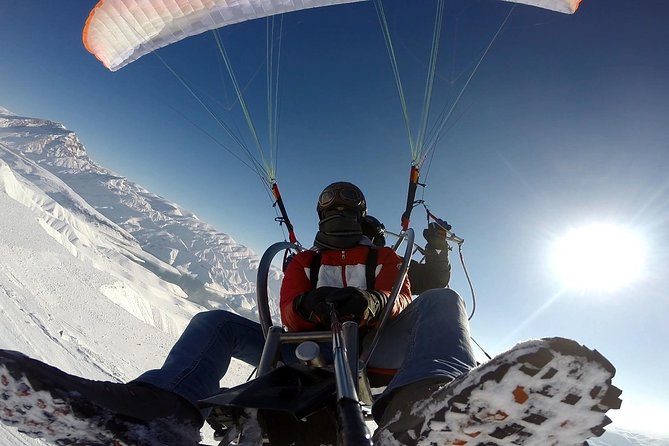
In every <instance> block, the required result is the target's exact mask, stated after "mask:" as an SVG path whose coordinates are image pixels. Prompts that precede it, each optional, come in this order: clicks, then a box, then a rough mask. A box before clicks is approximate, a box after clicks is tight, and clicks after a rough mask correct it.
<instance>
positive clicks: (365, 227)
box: [360, 215, 386, 246]
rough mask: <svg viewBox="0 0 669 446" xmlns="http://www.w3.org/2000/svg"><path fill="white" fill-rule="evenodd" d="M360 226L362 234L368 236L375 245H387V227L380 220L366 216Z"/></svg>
mask: <svg viewBox="0 0 669 446" xmlns="http://www.w3.org/2000/svg"><path fill="white" fill-rule="evenodd" d="M360 226H361V227H362V234H363V235H366V236H367V237H368V238H369V239H370V240H371V241H372V243H373V244H374V245H376V246H385V245H386V227H385V226H384V225H383V223H381V222H380V221H379V219H378V218H376V217H372V216H371V215H366V216H364V217H363V219H362V221H361V222H360Z"/></svg>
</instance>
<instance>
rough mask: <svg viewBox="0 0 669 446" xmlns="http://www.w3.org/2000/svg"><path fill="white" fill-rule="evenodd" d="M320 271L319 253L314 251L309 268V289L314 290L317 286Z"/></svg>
mask: <svg viewBox="0 0 669 446" xmlns="http://www.w3.org/2000/svg"><path fill="white" fill-rule="evenodd" d="M320 269H321V252H320V251H316V252H315V253H314V257H313V258H312V259H311V267H310V268H309V280H311V288H313V289H316V287H317V285H318V271H319V270H320Z"/></svg>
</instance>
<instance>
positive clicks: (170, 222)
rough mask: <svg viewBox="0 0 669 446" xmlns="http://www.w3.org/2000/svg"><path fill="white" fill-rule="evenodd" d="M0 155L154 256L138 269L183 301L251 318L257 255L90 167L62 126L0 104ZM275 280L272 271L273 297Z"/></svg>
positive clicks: (121, 180)
mask: <svg viewBox="0 0 669 446" xmlns="http://www.w3.org/2000/svg"><path fill="white" fill-rule="evenodd" d="M0 158H2V159H3V160H5V162H6V163H7V164H8V165H9V166H10V168H11V169H12V170H13V171H15V172H17V173H20V174H21V175H22V176H23V177H24V178H26V179H27V180H28V181H30V182H31V183H33V184H34V185H36V186H37V187H38V188H40V189H41V190H43V191H45V192H46V193H47V195H48V196H49V197H50V198H52V199H53V200H54V201H55V202H57V203H58V204H60V205H61V206H63V207H64V208H68V209H71V210H72V211H74V212H76V213H78V214H81V215H85V216H87V217H88V218H89V219H91V220H93V221H97V222H98V223H99V224H100V225H103V226H108V227H109V228H110V230H111V231H118V232H119V237H120V238H128V240H132V241H135V242H136V243H137V244H138V245H139V246H140V247H141V249H142V251H143V252H144V255H145V254H146V253H148V254H150V255H152V256H154V257H155V258H156V259H158V260H160V262H158V263H156V262H153V261H149V262H146V263H144V267H146V268H149V269H155V271H154V272H156V274H158V275H159V276H160V277H162V278H163V279H165V280H167V281H170V282H172V283H174V284H175V285H177V286H179V287H180V288H181V289H182V290H183V291H184V292H185V293H186V294H187V295H188V299H189V300H191V301H193V302H196V303H198V304H200V305H203V306H204V307H206V308H226V309H230V310H233V311H235V312H237V313H239V314H242V315H244V316H247V317H251V318H253V317H255V314H256V310H255V276H256V270H257V266H258V258H257V256H255V255H254V253H253V252H251V251H250V250H249V249H248V248H246V247H244V246H242V245H239V244H237V243H236V242H235V241H234V240H233V239H232V238H231V237H230V236H228V235H226V234H223V233H221V232H218V231H216V230H215V229H214V228H213V227H212V226H210V225H208V224H206V223H204V222H202V221H200V220H199V219H198V218H197V217H196V216H195V215H193V214H192V213H190V212H188V211H186V210H184V209H183V208H181V207H180V206H178V205H176V204H174V203H170V202H168V201H166V200H164V199H163V198H161V197H159V196H157V195H155V194H152V193H150V192H149V191H147V190H146V189H144V188H142V187H141V186H139V185H137V184H135V183H132V182H130V181H128V180H127V179H125V178H123V177H121V176H119V175H116V174H114V173H113V172H111V171H109V170H107V169H105V168H103V167H101V166H99V165H97V164H96V163H95V162H93V161H92V160H91V159H90V158H89V157H88V155H87V153H86V150H85V148H84V147H83V145H82V144H81V143H80V142H79V141H78V139H77V137H76V135H75V134H74V133H73V132H71V131H69V130H67V129H65V127H64V126H62V125H61V124H58V123H55V122H52V121H48V120H43V119H33V118H26V117H20V116H16V115H13V114H11V113H9V112H7V110H4V111H2V110H0ZM142 260H143V259H142ZM142 260H139V259H138V261H142ZM278 279H279V273H278V272H277V271H274V272H273V277H272V280H271V285H270V289H271V290H272V293H273V294H274V295H276V292H277V291H278V284H279V282H278Z"/></svg>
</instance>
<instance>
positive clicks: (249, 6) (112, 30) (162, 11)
mask: <svg viewBox="0 0 669 446" xmlns="http://www.w3.org/2000/svg"><path fill="white" fill-rule="evenodd" d="M359 1H363V0H238V1H231V0H199V1H175V0H100V1H99V3H98V4H97V5H96V6H95V8H93V10H92V11H91V13H90V15H89V17H88V20H87V21H86V26H85V27H84V33H83V41H84V46H85V47H86V49H87V50H88V51H89V52H91V53H92V54H93V55H94V56H95V57H97V58H98V59H99V60H100V61H101V62H102V63H103V64H104V66H105V67H107V68H108V69H110V70H111V71H116V70H118V69H119V68H121V67H124V66H125V65H127V64H129V63H131V62H133V61H135V60H137V59H139V58H140V57H142V56H144V55H145V54H148V53H150V52H152V51H154V50H156V49H158V48H162V47H164V46H167V45H169V44H171V43H174V42H178V41H179V40H182V39H184V38H186V37H189V36H194V35H196V34H200V33H203V32H205V31H209V30H212V29H216V28H221V27H223V26H227V25H231V24H233V23H239V22H243V21H246V20H251V19H256V18H261V17H267V16H271V15H275V14H281V13H285V12H291V11H297V10H301V9H308V8H317V7H320V6H329V5H337V4H343V3H354V2H359Z"/></svg>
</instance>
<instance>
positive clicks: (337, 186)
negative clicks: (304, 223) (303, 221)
mask: <svg viewBox="0 0 669 446" xmlns="http://www.w3.org/2000/svg"><path fill="white" fill-rule="evenodd" d="M330 210H337V211H343V210H354V211H356V212H357V213H358V219H361V218H362V217H364V216H365V215H367V202H366V201H365V196H364V195H363V194H362V191H361V190H360V188H358V186H356V185H355V184H352V183H347V182H345V181H339V182H337V183H332V184H330V185H329V186H328V187H326V188H325V189H323V192H321V194H320V195H319V197H318V204H317V205H316V212H318V218H319V219H320V220H323V218H325V216H326V213H327V212H328V211H330Z"/></svg>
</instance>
